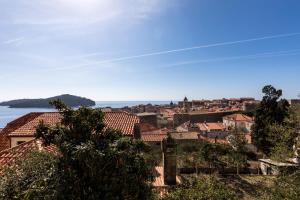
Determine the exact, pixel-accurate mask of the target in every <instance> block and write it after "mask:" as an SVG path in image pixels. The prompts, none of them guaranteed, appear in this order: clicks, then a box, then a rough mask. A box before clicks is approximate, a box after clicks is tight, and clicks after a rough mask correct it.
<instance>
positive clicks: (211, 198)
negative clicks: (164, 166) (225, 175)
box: [162, 176, 238, 200]
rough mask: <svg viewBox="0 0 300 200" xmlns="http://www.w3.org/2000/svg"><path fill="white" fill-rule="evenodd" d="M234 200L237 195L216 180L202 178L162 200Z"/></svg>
mask: <svg viewBox="0 0 300 200" xmlns="http://www.w3.org/2000/svg"><path fill="white" fill-rule="evenodd" d="M190 199H193V200H235V199H238V197H237V195H236V194H235V193H234V192H233V191H232V190H231V189H230V188H229V187H227V186H226V185H224V184H223V183H222V182H221V181H219V180H217V178H215V177H213V176H211V177H203V178H201V179H197V180H196V181H194V182H193V183H192V184H191V185H186V186H180V187H178V188H177V189H175V190H174V191H173V192H171V193H169V194H168V195H166V196H165V197H164V198H162V200H190Z"/></svg>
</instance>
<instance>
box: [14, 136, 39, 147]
mask: <svg viewBox="0 0 300 200" xmlns="http://www.w3.org/2000/svg"><path fill="white" fill-rule="evenodd" d="M33 139H34V137H11V138H10V147H11V148H12V147H15V146H17V145H18V142H28V141H30V140H33Z"/></svg>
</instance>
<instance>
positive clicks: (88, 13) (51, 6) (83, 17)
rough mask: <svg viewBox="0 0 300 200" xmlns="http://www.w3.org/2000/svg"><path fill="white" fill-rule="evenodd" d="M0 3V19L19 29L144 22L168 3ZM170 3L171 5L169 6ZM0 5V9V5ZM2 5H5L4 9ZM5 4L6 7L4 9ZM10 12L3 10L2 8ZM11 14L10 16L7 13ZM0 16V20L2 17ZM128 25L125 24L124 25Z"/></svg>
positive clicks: (142, 0) (40, 0)
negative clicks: (40, 26)
mask: <svg viewBox="0 0 300 200" xmlns="http://www.w3.org/2000/svg"><path fill="white" fill-rule="evenodd" d="M4 2H6V3H0V7H2V9H1V8H0V10H2V12H1V13H2V14H0V16H1V18H2V19H3V18H6V19H8V20H9V23H12V24H19V25H86V24H95V23H105V22H113V21H114V20H118V21H120V20H121V21H123V22H124V20H141V19H147V18H149V16H150V15H151V14H153V13H157V12H160V11H162V10H163V9H165V8H166V6H167V5H168V2H171V1H170V0H126V1H125V0H51V1H49V0H30V1H28V0H20V1H18V2H13V3H10V2H9V1H4ZM173 2H174V1H172V3H173ZM1 4H3V5H1ZM4 4H5V5H4ZM7 4H9V5H7ZM6 7H8V8H10V9H6V10H4V9H3V8H6ZM11 11H13V12H11ZM3 15H4V16H3ZM127 22H128V21H127Z"/></svg>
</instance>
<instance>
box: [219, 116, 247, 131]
mask: <svg viewBox="0 0 300 200" xmlns="http://www.w3.org/2000/svg"><path fill="white" fill-rule="evenodd" d="M223 124H224V125H225V127H226V128H229V127H232V128H235V126H236V127H237V129H238V130H243V131H244V132H246V133H249V132H251V127H252V125H253V123H252V122H240V121H239V122H235V121H232V120H226V119H224V120H223Z"/></svg>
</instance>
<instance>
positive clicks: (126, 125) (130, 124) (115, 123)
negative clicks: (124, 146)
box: [104, 111, 140, 136]
mask: <svg viewBox="0 0 300 200" xmlns="http://www.w3.org/2000/svg"><path fill="white" fill-rule="evenodd" d="M104 113H105V115H104V123H105V124H106V125H107V126H108V127H110V128H113V129H117V130H120V131H121V132H122V134H123V135H128V136H133V135H134V127H135V125H136V124H138V123H139V122H140V120H139V118H138V117H137V116H136V115H134V114H131V113H128V112H123V111H116V112H104Z"/></svg>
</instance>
